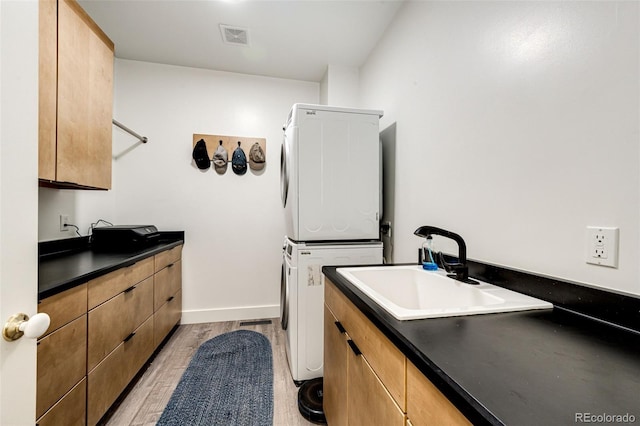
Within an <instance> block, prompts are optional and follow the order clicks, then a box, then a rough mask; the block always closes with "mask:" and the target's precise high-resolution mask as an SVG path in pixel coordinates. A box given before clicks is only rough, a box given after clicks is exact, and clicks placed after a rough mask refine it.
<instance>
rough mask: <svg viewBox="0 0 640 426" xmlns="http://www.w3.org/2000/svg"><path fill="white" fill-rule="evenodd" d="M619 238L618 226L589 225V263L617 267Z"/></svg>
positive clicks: (587, 254)
mask: <svg viewBox="0 0 640 426" xmlns="http://www.w3.org/2000/svg"><path fill="white" fill-rule="evenodd" d="M619 238H620V231H619V229H618V228H613V227H605V226H587V253H586V261H587V263H591V264H594V265H600V266H609V267H612V268H617V267H618V240H619Z"/></svg>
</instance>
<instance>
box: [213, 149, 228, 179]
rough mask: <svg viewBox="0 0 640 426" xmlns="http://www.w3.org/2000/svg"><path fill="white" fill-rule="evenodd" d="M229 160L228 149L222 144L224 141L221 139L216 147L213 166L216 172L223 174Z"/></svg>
mask: <svg viewBox="0 0 640 426" xmlns="http://www.w3.org/2000/svg"><path fill="white" fill-rule="evenodd" d="M228 161H229V155H228V154H227V150H226V149H224V146H222V141H220V145H218V148H216V152H215V153H214V154H213V168H214V169H215V171H216V173H218V174H220V175H222V174H224V173H225V172H226V171H227V162H228Z"/></svg>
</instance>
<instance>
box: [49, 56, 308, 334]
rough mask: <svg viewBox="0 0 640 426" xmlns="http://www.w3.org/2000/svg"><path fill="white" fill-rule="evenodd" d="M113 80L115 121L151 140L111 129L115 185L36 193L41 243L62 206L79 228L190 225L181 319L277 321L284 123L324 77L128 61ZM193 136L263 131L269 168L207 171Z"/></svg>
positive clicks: (177, 227) (84, 230) (120, 63)
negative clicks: (196, 155)
mask: <svg viewBox="0 0 640 426" xmlns="http://www.w3.org/2000/svg"><path fill="white" fill-rule="evenodd" d="M114 81H115V83H114V86H115V87H114V118H115V119H116V120H118V121H119V122H121V123H122V124H124V125H126V126H128V127H129V128H131V129H133V130H134V131H136V132H138V133H140V134H141V135H143V136H147V137H148V139H149V142H148V143H147V144H144V145H143V144H141V143H140V142H138V141H137V139H135V138H134V137H132V136H130V135H129V134H127V133H125V132H123V131H122V130H120V129H118V128H116V127H114V129H113V131H114V145H113V156H114V163H113V189H112V190H111V191H109V192H89V191H69V190H52V189H41V190H40V202H41V205H42V206H41V209H40V222H41V233H40V239H41V240H44V239H52V238H60V237H59V236H56V235H55V234H56V233H58V231H56V230H55V228H56V227H58V222H57V221H58V216H57V215H58V214H59V213H68V214H70V215H71V216H72V222H73V218H74V217H75V218H76V219H75V220H76V221H75V222H74V223H77V224H78V226H80V228H81V233H82V234H83V235H85V234H86V233H87V228H88V226H89V224H90V223H91V222H95V221H96V220H97V219H99V218H102V219H106V220H108V221H110V222H113V223H116V224H154V225H157V226H158V228H159V229H161V230H184V231H185V239H186V244H185V247H184V251H183V310H184V313H183V321H182V322H183V323H189V322H207V321H221V320H229V319H247V318H264V317H277V316H279V302H280V299H279V298H280V267H281V264H282V259H281V256H282V242H283V238H284V220H283V216H282V205H281V201H280V144H281V138H282V125H283V123H284V121H285V120H286V118H287V114H288V113H289V110H290V108H291V106H292V105H293V104H294V103H296V102H304V103H317V102H318V97H319V85H318V83H309V82H301V81H293V80H284V79H275V78H266V77H257V76H248V75H241V74H233V73H225V72H216V71H208V70H202V69H193V68H184V67H176V66H168V65H158V64H151V63H145V62H137V61H129V60H121V59H116V62H115V77H114ZM194 133H204V134H219V135H230V136H249V137H260V138H266V140H267V143H266V157H267V165H266V167H265V169H264V171H263V172H261V173H254V172H252V171H251V170H248V171H247V173H246V174H245V175H243V176H237V175H235V174H234V173H233V171H232V170H231V165H229V168H228V171H227V173H226V174H225V175H222V176H221V175H218V174H216V172H215V171H214V170H213V169H209V170H208V171H206V172H203V171H200V170H199V169H197V168H196V167H195V165H194V164H193V161H192V157H191V155H192V136H193V134H194ZM245 148H246V150H245V152H246V153H247V154H248V148H249V147H245ZM42 223H47V224H48V225H46V226H43V225H42ZM45 228H46V229H45ZM46 233H48V235H49V238H47V237H46V236H47V235H45V234H46ZM58 234H59V233H58Z"/></svg>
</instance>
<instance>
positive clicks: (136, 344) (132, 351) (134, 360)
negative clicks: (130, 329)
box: [124, 316, 155, 382]
mask: <svg viewBox="0 0 640 426" xmlns="http://www.w3.org/2000/svg"><path fill="white" fill-rule="evenodd" d="M134 333H135V334H134V336H132V337H131V339H129V340H128V341H127V342H125V344H124V356H125V358H126V359H127V365H126V366H127V369H128V370H127V376H128V379H127V382H129V381H131V379H133V377H134V376H135V375H136V374H137V373H138V371H140V369H141V368H142V366H143V365H144V363H145V362H147V360H148V359H149V357H150V356H151V355H152V354H153V351H154V350H155V346H154V345H153V316H150V317H149V318H147V320H146V321H145V322H144V323H142V325H141V326H140V327H138V328H137V329H136V330H135V331H134Z"/></svg>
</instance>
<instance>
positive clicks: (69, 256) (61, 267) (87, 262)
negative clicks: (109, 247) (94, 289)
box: [38, 232, 184, 300]
mask: <svg viewBox="0 0 640 426" xmlns="http://www.w3.org/2000/svg"><path fill="white" fill-rule="evenodd" d="M77 240H80V239H77ZM183 243H184V233H183V232H170V233H166V234H165V235H164V236H163V238H162V239H161V240H160V241H159V242H158V243H157V244H154V245H152V246H148V247H145V248H141V249H137V250H133V251H126V252H100V251H92V250H91V248H90V247H89V246H88V245H86V243H85V241H80V242H78V243H77V244H76V245H75V246H74V247H73V248H71V249H65V250H63V251H61V252H56V253H53V254H51V253H47V254H42V253H41V255H40V259H39V265H38V299H39V300H42V299H44V298H46V297H50V296H53V295H55V294H57V293H60V292H61V291H64V290H68V289H70V288H72V287H75V286H77V285H79V284H82V283H84V282H87V281H89V280H92V279H94V278H97V277H99V276H101V275H105V274H108V273H109V272H112V271H115V270H116V269H119V268H122V267H126V266H130V265H133V264H134V263H136V262H138V261H140V260H142V259H145V258H147V257H150V256H153V255H155V254H157V253H160V252H162V251H164V250H168V249H170V248H173V247H175V246H178V245H180V244H183ZM83 244H84V245H85V246H84V247H83Z"/></svg>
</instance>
